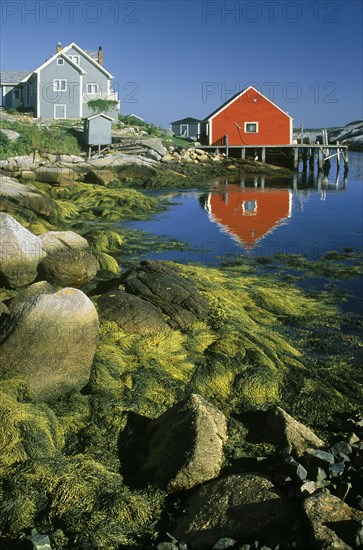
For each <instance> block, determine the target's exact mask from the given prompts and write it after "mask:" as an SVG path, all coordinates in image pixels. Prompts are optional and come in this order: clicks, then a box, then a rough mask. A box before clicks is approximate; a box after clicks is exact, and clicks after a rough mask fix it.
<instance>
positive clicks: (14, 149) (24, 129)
mask: <svg viewBox="0 0 363 550" xmlns="http://www.w3.org/2000/svg"><path fill="white" fill-rule="evenodd" d="M2 127H4V128H8V129H10V130H15V131H16V132H19V134H20V137H19V138H18V139H16V140H14V141H10V140H9V139H7V138H6V136H5V135H4V134H1V133H0V136H1V137H0V159H6V158H8V157H15V156H18V155H30V154H31V153H33V154H34V153H35V152H38V153H40V154H45V153H53V154H73V155H77V154H79V153H80V152H81V149H80V146H79V144H78V141H77V139H76V137H75V136H74V135H72V133H71V132H70V131H69V130H67V128H64V129H62V128H52V129H51V130H48V129H47V128H38V126H37V125H36V124H33V123H31V122H24V121H22V122H13V121H5V122H4V123H2ZM4 137H5V138H6V139H5V140H4Z"/></svg>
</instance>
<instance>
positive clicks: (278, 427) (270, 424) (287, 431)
mask: <svg viewBox="0 0 363 550" xmlns="http://www.w3.org/2000/svg"><path fill="white" fill-rule="evenodd" d="M265 433H266V436H267V437H268V439H270V440H272V441H273V442H274V443H277V444H278V445H280V446H282V447H285V448H287V449H288V452H289V453H293V454H296V455H297V456H302V455H303V454H304V452H305V451H306V449H307V448H308V447H314V448H316V447H322V446H323V445H324V441H322V440H321V439H320V438H319V437H318V436H317V435H315V434H314V432H313V431H312V430H310V428H308V427H307V426H304V424H301V422H298V421H297V420H295V419H294V418H292V416H290V415H289V414H287V412H285V411H284V410H283V409H282V408H281V407H274V408H273V409H272V410H271V411H270V413H269V415H268V417H267V422H266V427H265Z"/></svg>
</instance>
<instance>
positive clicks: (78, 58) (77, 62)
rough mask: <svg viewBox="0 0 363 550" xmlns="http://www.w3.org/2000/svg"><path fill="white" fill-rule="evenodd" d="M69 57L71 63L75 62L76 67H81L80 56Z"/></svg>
mask: <svg viewBox="0 0 363 550" xmlns="http://www.w3.org/2000/svg"><path fill="white" fill-rule="evenodd" d="M68 57H69V59H70V60H71V61H73V63H75V64H76V65H79V60H80V57H79V55H69V56H68Z"/></svg>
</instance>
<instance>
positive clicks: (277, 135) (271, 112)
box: [209, 87, 292, 147]
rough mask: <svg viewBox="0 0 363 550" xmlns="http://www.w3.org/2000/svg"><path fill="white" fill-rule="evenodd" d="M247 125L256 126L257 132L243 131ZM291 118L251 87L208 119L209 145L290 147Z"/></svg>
mask: <svg viewBox="0 0 363 550" xmlns="http://www.w3.org/2000/svg"><path fill="white" fill-rule="evenodd" d="M246 123H257V124H258V131H257V132H256V133H250V132H246V128H245V124H246ZM291 130H292V118H291V117H290V116H289V115H288V114H287V113H285V112H284V111H282V110H281V109H280V108H279V107H277V105H275V104H274V103H272V102H271V101H270V100H269V99H267V98H265V97H264V96H263V95H262V94H260V93H259V92H258V91H257V90H256V89H255V88H253V87H250V88H248V89H247V90H245V92H241V94H240V95H239V96H238V97H237V98H236V99H235V100H234V101H231V102H230V103H228V104H226V105H225V106H224V107H221V109H220V111H217V113H215V114H214V115H213V116H212V117H211V118H210V119H209V133H210V144H211V145H222V144H223V143H224V136H225V135H226V134H228V143H229V145H238V146H241V147H243V146H244V145H289V144H290V143H291V137H292V136H291Z"/></svg>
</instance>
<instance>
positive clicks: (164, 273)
mask: <svg viewBox="0 0 363 550" xmlns="http://www.w3.org/2000/svg"><path fill="white" fill-rule="evenodd" d="M122 282H123V284H124V286H125V290H126V292H129V293H130V294H135V295H136V296H139V297H140V298H142V299H143V300H146V301H148V302H151V303H152V304H153V305H154V306H156V307H158V308H159V309H160V310H161V311H162V312H163V314H164V315H166V316H167V322H168V323H169V324H170V326H172V327H173V328H181V329H186V328H188V327H189V326H190V325H191V324H192V323H194V322H195V321H196V320H197V319H201V318H205V317H206V316H207V315H208V310H209V306H208V302H207V300H206V299H205V298H204V297H203V296H202V295H201V294H200V293H199V292H198V289H197V285H196V284H195V283H194V281H192V280H190V279H187V278H185V277H183V276H182V272H181V270H180V269H178V267H176V266H173V265H170V264H167V263H164V262H158V261H151V260H145V261H143V262H141V263H140V264H139V265H137V266H136V267H134V268H132V269H131V270H130V271H128V272H127V273H125V275H124V277H123V280H122Z"/></svg>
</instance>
